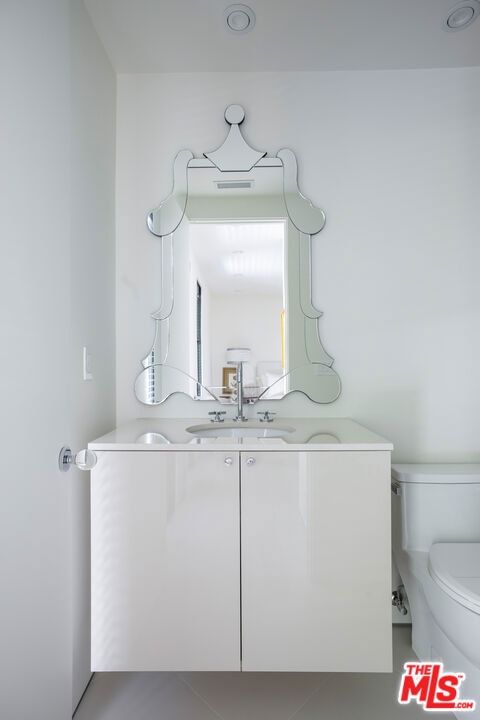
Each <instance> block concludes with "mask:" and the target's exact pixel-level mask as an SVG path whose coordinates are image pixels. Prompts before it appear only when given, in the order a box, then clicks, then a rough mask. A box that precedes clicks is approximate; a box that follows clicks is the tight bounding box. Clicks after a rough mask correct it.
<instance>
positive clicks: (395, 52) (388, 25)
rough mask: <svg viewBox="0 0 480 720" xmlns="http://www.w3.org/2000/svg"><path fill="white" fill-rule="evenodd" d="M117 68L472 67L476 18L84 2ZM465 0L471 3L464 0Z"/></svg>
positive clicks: (386, 1)
mask: <svg viewBox="0 0 480 720" xmlns="http://www.w3.org/2000/svg"><path fill="white" fill-rule="evenodd" d="M84 2H85V5H86V7H87V10H88V11H89V13H90V15H91V17H92V20H93V23H94V25H95V28H96V30H97V32H98V35H99V37H100V39H101V41H102V43H103V45H104V46H105V49H106V51H107V54H108V56H109V57H110V60H111V62H112V64H113V67H114V69H115V71H116V72H117V73H161V72H229V71H230V72H240V71H247V72H249V71H260V72H261V71H264V72H266V71H288V70H292V71H313V70H382V69H413V68H435V67H467V66H480V17H479V18H477V19H476V20H475V21H474V22H473V23H472V24H471V25H470V26H468V27H466V28H465V29H463V30H460V31H456V32H449V31H446V30H444V28H443V23H444V20H445V18H446V16H447V13H448V10H450V9H451V8H452V7H453V6H455V5H456V4H457V2H458V0H395V1H393V0H363V1H361V0H360V1H359V0H251V1H250V0H245V3H246V4H248V5H250V7H251V8H252V9H253V11H254V12H255V15H256V24H255V27H253V29H252V30H251V31H250V32H247V33H244V34H241V35H234V34H233V33H231V32H228V31H227V30H226V29H225V24H224V10H225V8H226V7H227V6H228V5H230V4H232V3H231V0H84ZM474 2H475V0H474Z"/></svg>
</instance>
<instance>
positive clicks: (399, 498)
mask: <svg viewBox="0 0 480 720" xmlns="http://www.w3.org/2000/svg"><path fill="white" fill-rule="evenodd" d="M392 550H393V558H394V562H395V564H396V566H397V569H398V571H399V574H400V577H401V578H402V582H403V585H404V587H405V591H406V593H407V596H408V601H409V605H410V611H411V618H412V647H413V650H414V651H415V653H416V655H417V656H418V658H419V659H420V660H439V661H442V662H443V664H444V666H445V668H446V669H447V670H450V671H451V672H461V673H464V674H465V676H466V679H465V681H464V683H463V684H462V696H463V697H467V693H468V699H472V700H475V701H476V704H477V707H476V710H475V711H473V712H468V713H465V712H463V713H462V712H460V711H459V712H458V715H456V716H457V717H463V718H466V717H468V718H470V719H471V720H473V718H480V464H468V465H451V464H450V465H447V464H445V465H437V464H409V465H401V464H395V465H393V466H392ZM454 714H455V713H454Z"/></svg>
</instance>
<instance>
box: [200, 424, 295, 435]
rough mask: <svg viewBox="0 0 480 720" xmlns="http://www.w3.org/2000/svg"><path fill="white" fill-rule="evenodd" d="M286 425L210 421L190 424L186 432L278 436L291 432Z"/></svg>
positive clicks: (290, 428)
mask: <svg viewBox="0 0 480 720" xmlns="http://www.w3.org/2000/svg"><path fill="white" fill-rule="evenodd" d="M293 431H294V428H292V427H288V426H286V425H274V424H272V425H269V424H267V423H245V424H244V423H212V424H211V425H192V426H191V427H188V428H187V432H189V433H191V434H192V435H195V436H196V437H203V438H208V437H213V438H219V437H231V438H279V437H284V436H285V435H288V434H289V433H291V432H293Z"/></svg>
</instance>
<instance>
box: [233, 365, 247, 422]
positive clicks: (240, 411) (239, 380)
mask: <svg viewBox="0 0 480 720" xmlns="http://www.w3.org/2000/svg"><path fill="white" fill-rule="evenodd" d="M233 419H234V420H235V422H247V420H248V418H246V417H245V416H244V414H243V362H238V363H237V416H236V417H234V418H233Z"/></svg>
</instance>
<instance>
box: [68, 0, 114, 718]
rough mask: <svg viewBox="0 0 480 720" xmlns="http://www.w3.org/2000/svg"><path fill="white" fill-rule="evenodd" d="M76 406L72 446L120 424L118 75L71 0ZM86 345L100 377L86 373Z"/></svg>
mask: <svg viewBox="0 0 480 720" xmlns="http://www.w3.org/2000/svg"><path fill="white" fill-rule="evenodd" d="M70 22H71V43H72V44H71V68H72V72H71V83H72V96H71V97H72V103H71V153H72V154H71V169H72V185H71V204H70V233H71V236H70V242H71V264H70V293H71V295H70V297H71V327H70V331H71V338H70V343H71V348H72V355H73V356H72V365H71V370H70V371H71V380H70V382H71V390H72V398H71V408H70V411H71V414H72V431H71V433H70V436H69V441H70V442H71V443H72V445H73V446H74V448H73V449H79V448H82V447H86V445H87V443H88V442H89V440H93V439H94V438H95V437H98V436H99V435H102V434H103V433H104V432H106V431H107V430H110V429H111V428H112V427H113V426H114V425H115V116H116V76H115V74H114V72H113V70H112V67H111V65H110V63H109V61H108V59H107V57H106V55H105V51H104V49H103V46H102V45H101V43H100V41H99V39H98V37H97V35H96V33H95V31H94V29H93V26H92V23H91V20H90V18H89V16H88V15H87V13H86V11H85V9H84V6H83V3H78V2H75V1H73V2H71V17H70ZM83 347H87V348H88V351H89V353H90V355H91V369H92V374H93V379H92V380H90V381H84V380H83V366H82V363H83ZM69 475H70V476H71V477H70V478H69V479H70V482H72V490H73V498H72V581H73V603H72V607H73V706H74V707H75V706H76V705H77V703H78V701H79V699H80V697H81V695H82V693H83V690H84V689H85V685H86V683H87V682H88V680H89V678H90V485H89V481H88V480H89V477H88V475H87V474H86V473H83V472H80V471H78V470H76V471H75V472H74V471H71V472H70V473H69Z"/></svg>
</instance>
